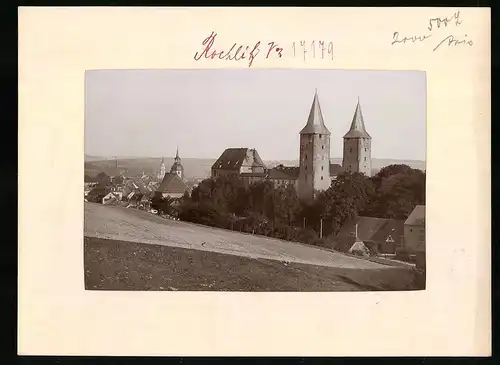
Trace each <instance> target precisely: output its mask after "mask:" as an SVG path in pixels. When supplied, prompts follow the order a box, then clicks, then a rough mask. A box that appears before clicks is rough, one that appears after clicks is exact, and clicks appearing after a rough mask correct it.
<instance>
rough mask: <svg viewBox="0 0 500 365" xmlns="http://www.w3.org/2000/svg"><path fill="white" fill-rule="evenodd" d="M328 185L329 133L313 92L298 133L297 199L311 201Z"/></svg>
mask: <svg viewBox="0 0 500 365" xmlns="http://www.w3.org/2000/svg"><path fill="white" fill-rule="evenodd" d="M330 185H331V178H330V131H329V130H328V128H326V126H325V123H324V121H323V113H322V112H321V106H320V104H319V98H318V93H317V92H315V94H314V99H313V102H312V105H311V110H310V112H309V118H308V119H307V124H306V125H305V127H304V128H303V129H302V130H301V131H300V153H299V181H298V196H299V199H302V200H312V199H314V196H315V194H316V192H318V191H321V190H326V189H328V188H329V187H330Z"/></svg>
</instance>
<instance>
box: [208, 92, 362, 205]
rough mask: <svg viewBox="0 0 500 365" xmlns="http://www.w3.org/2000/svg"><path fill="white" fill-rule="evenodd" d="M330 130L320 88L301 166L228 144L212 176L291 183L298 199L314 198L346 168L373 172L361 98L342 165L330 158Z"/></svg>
mask: <svg viewBox="0 0 500 365" xmlns="http://www.w3.org/2000/svg"><path fill="white" fill-rule="evenodd" d="M330 136H331V133H330V131H329V130H328V128H327V127H326V125H325V122H324V120H323V113H322V111H321V106H320V103H319V98H318V93H317V91H316V92H315V94H314V99H313V102H312V105H311V110H310V111H309V117H308V119H307V123H306V125H305V126H304V128H302V130H301V131H300V150H299V166H298V167H297V166H283V165H278V166H276V167H273V168H269V169H268V168H267V167H266V165H265V164H264V162H263V161H262V159H261V158H260V156H259V154H258V153H257V151H256V150H255V149H250V148H228V149H226V150H225V151H224V152H223V153H222V155H221V156H220V157H219V158H218V159H217V161H216V162H215V163H214V164H213V166H212V174H211V175H212V178H217V177H219V176H222V175H237V176H239V177H241V178H242V179H243V181H245V182H246V183H247V184H252V183H256V182H259V181H263V180H269V181H271V182H273V184H274V186H276V187H281V186H288V185H292V186H294V187H295V189H296V190H297V195H298V197H299V199H301V200H303V201H311V200H313V199H314V198H315V196H316V195H317V193H318V192H320V191H324V190H326V189H328V188H329V187H330V186H331V184H332V181H333V180H335V179H336V178H337V176H338V175H339V174H341V173H342V172H344V171H348V172H359V173H363V174H365V175H366V176H371V136H370V135H369V134H368V132H367V131H366V128H365V123H364V120H363V114H362V112H361V106H360V103H359V99H358V104H357V105H356V110H355V112H354V116H353V119H352V122H351V126H350V129H349V131H348V132H347V133H346V134H345V135H344V150H343V158H342V165H339V164H332V163H331V162H330Z"/></svg>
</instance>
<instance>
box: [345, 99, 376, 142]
mask: <svg viewBox="0 0 500 365" xmlns="http://www.w3.org/2000/svg"><path fill="white" fill-rule="evenodd" d="M344 138H372V137H371V136H370V135H369V134H368V132H367V131H366V128H365V121H364V119H363V113H362V112H361V105H360V104H359V100H358V104H357V105H356V110H355V111H354V116H353V118H352V122H351V128H350V129H349V131H348V132H347V133H346V134H345V135H344Z"/></svg>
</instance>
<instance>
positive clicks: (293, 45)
mask: <svg viewBox="0 0 500 365" xmlns="http://www.w3.org/2000/svg"><path fill="white" fill-rule="evenodd" d="M292 47H293V57H295V42H293V44H292Z"/></svg>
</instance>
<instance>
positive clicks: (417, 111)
mask: <svg viewBox="0 0 500 365" xmlns="http://www.w3.org/2000/svg"><path fill="white" fill-rule="evenodd" d="M315 89H317V90H318V96H319V101H320V104H321V108H322V111H323V117H324V120H325V124H326V126H327V127H328V128H329V129H330V132H331V133H332V135H331V157H332V158H335V157H341V152H342V136H343V135H344V134H345V133H346V132H347V130H348V129H349V126H350V123H351V120H352V116H353V113H354V109H355V107H356V102H357V99H358V97H359V98H360V102H361V108H362V111H363V116H364V119H365V126H366V129H367V131H368V133H370V134H371V136H372V157H374V158H390V159H403V160H425V150H426V76H425V73H424V72H421V71H343V70H297V69H291V70H284V69H283V70H263V69H239V70H228V69H226V70H223V69H221V70H95V71H87V73H86V85H85V99H86V100H85V107H86V113H85V114H86V115H85V153H86V154H88V155H94V156H136V157H160V156H166V157H167V156H169V157H170V156H173V155H174V154H175V149H176V146H179V151H180V155H181V157H193V158H217V157H218V156H219V155H220V154H221V153H222V152H223V151H224V149H226V148H229V147H249V148H256V149H257V150H258V151H259V154H260V155H261V157H262V158H263V159H264V160H294V159H297V158H298V154H299V131H300V130H301V129H302V127H303V126H304V125H305V123H306V121H307V117H308V114H309V109H310V107H311V103H312V100H313V96H314V91H315Z"/></svg>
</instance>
